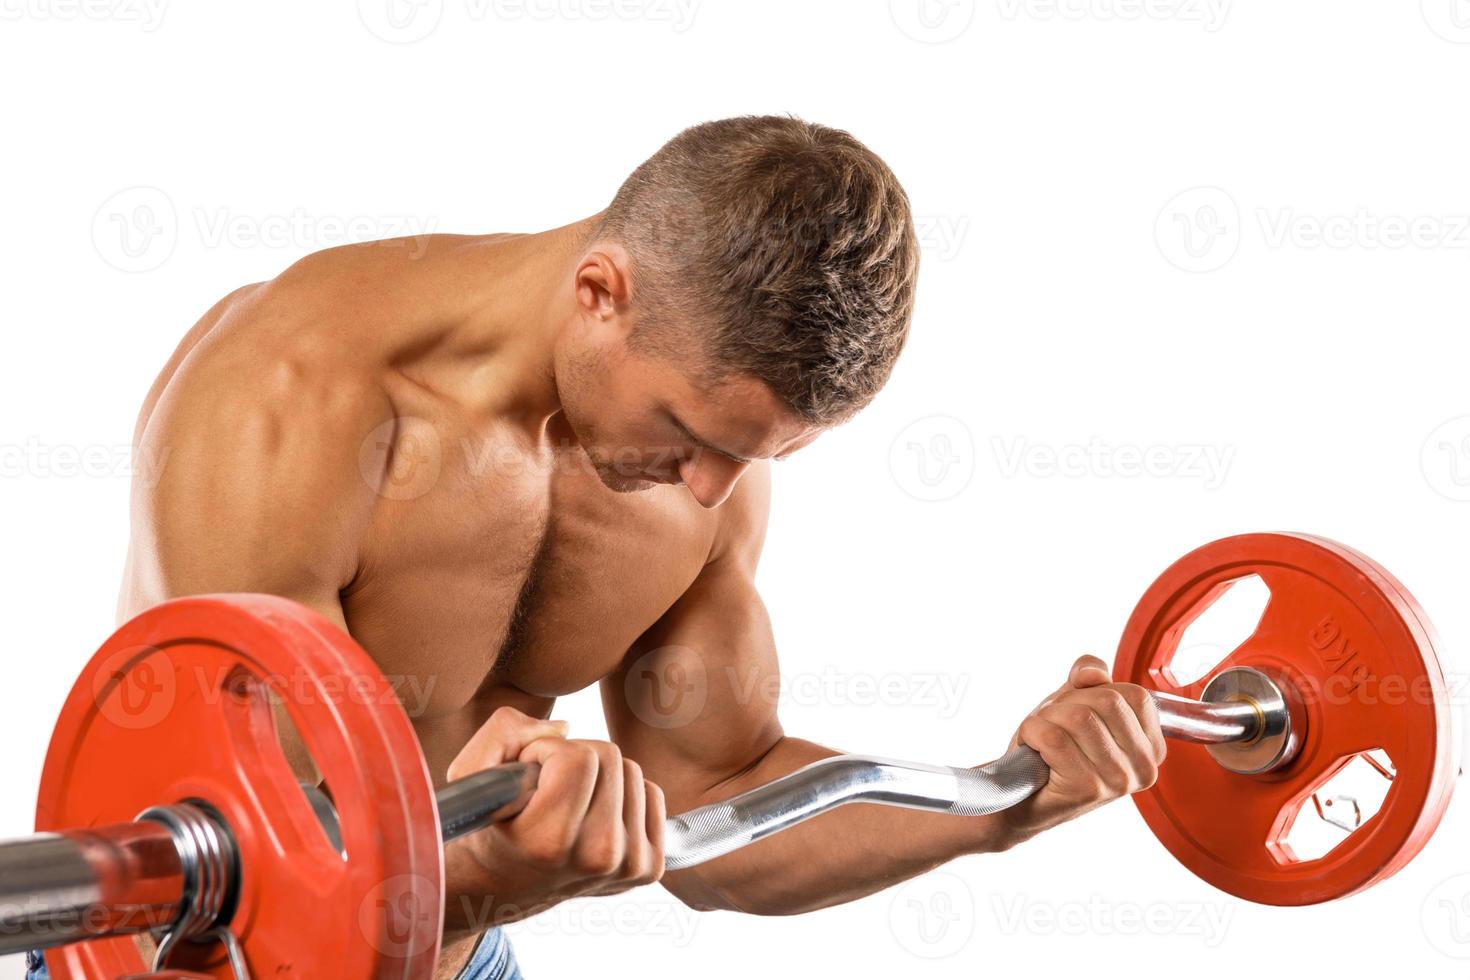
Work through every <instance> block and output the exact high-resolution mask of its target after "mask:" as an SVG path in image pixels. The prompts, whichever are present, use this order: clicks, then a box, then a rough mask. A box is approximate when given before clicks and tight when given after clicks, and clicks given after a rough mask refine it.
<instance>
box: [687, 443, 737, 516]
mask: <svg viewBox="0 0 1470 980" xmlns="http://www.w3.org/2000/svg"><path fill="white" fill-rule="evenodd" d="M749 465H750V464H749V463H741V462H738V461H736V460H733V459H730V458H729V457H728V456H720V455H718V454H716V453H698V454H697V455H695V456H692V457H690V458H688V459H684V460H681V461H680V462H679V479H680V481H681V482H683V484H684V486H686V487H688V488H689V492H690V493H692V494H694V499H695V500H697V501H699V505H700V506H701V507H704V508H706V509H712V508H715V507H718V506H720V504H723V503H724V502H725V501H726V500H727V499H728V498H729V496H730V494H731V492H732V491H733V490H734V489H735V484H737V483H739V482H740V477H741V476H742V475H743V474H744V473H745V470H746V467H748V466H749Z"/></svg>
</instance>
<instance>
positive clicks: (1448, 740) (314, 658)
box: [0, 534, 1455, 980]
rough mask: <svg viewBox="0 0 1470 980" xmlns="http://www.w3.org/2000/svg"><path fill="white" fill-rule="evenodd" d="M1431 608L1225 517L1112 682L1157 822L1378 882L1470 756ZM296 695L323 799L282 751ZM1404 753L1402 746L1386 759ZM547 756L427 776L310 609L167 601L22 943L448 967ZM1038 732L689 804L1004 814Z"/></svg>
mask: <svg viewBox="0 0 1470 980" xmlns="http://www.w3.org/2000/svg"><path fill="white" fill-rule="evenodd" d="M1251 575H1256V576H1259V578H1260V579H1261V580H1262V581H1263V583H1264V584H1265V585H1266V587H1267V588H1268V590H1269V592H1270V598H1269V601H1268V602H1267V605H1266V607H1265V610H1264V612H1263V613H1262V614H1261V618H1260V621H1259V622H1258V624H1257V625H1256V628H1255V630H1254V632H1253V633H1252V634H1251V636H1250V637H1249V638H1248V639H1247V640H1245V641H1244V642H1243V643H1241V644H1240V645H1239V646H1238V647H1236V649H1234V650H1233V651H1231V652H1230V653H1229V654H1228V655H1227V656H1226V657H1225V659H1224V660H1223V661H1222V662H1221V663H1220V664H1219V665H1218V666H1217V668H1216V669H1215V671H1214V672H1213V674H1212V675H1211V676H1209V677H1208V678H1205V679H1200V680H1198V681H1194V682H1191V683H1181V682H1180V680H1179V679H1178V676H1177V675H1176V673H1175V672H1174V671H1173V670H1171V661H1172V659H1173V657H1174V655H1175V653H1176V652H1177V648H1178V644H1179V640H1180V636H1181V634H1182V633H1183V632H1184V630H1185V629H1186V628H1187V627H1188V626H1189V624H1190V623H1191V622H1193V621H1194V620H1195V619H1196V618H1197V617H1198V616H1199V615H1200V614H1201V613H1202V612H1203V611H1204V610H1205V609H1206V608H1208V607H1209V605H1210V604H1211V603H1212V602H1214V601H1215V600H1216V599H1217V598H1218V597H1219V596H1220V595H1221V594H1222V593H1223V592H1224V591H1225V590H1226V589H1228V588H1229V587H1230V586H1231V585H1232V584H1234V583H1236V582H1238V581H1240V580H1241V579H1243V578H1246V577H1248V576H1251ZM1435 642H1436V641H1435V637H1434V633H1433V630H1432V627H1431V626H1430V625H1429V622H1428V619H1427V618H1426V617H1425V616H1424V613H1423V611H1422V610H1421V609H1420V608H1419V605H1418V604H1417V603H1416V602H1415V601H1414V599H1413V598H1412V597H1411V596H1410V595H1409V593H1408V592H1407V590H1405V589H1404V587H1403V586H1402V585H1401V584H1399V582H1398V581H1397V580H1396V579H1394V578H1393V576H1391V575H1390V574H1389V573H1388V572H1387V571H1385V570H1384V569H1383V568H1382V567H1381V566H1379V565H1378V564H1377V563H1375V562H1373V561H1372V560H1370V559H1368V558H1367V557H1365V556H1363V555H1362V554H1359V553H1358V552H1356V551H1353V550H1352V549H1350V548H1347V547H1346V546H1343V545H1340V544H1337V543H1335V542H1331V541H1328V540H1326V539H1323V538H1317V537H1312V536H1307V535H1297V534H1248V535H1239V536H1236V537H1231V538H1225V539H1222V540H1220V541H1216V542H1214V543H1212V544H1209V545H1206V546H1204V547H1202V548H1199V549H1197V550H1196V551H1194V552H1191V553H1190V554H1189V555H1186V556H1185V557H1184V558H1182V559H1180V560H1179V561H1177V562H1175V563H1174V564H1173V565H1172V566H1170V567H1169V568H1168V569H1167V570H1166V571H1165V572H1164V573H1163V574H1162V575H1161V576H1160V577H1159V578H1158V579H1157V580H1156V581H1155V582H1154V583H1153V585H1152V586H1150V587H1149V589H1148V590H1147V591H1146V592H1145V593H1144V595H1143V598H1142V599H1141V600H1140V602H1139V603H1138V605H1137V607H1136V608H1135V609H1134V611H1133V614H1132V616H1131V618H1130V619H1129V620H1128V623H1127V626H1126V627H1125V629H1124V632H1123V637H1122V640H1121V641H1120V643H1119V648H1118V654H1117V658H1116V661H1115V665H1114V677H1115V679H1117V680H1120V681H1130V682H1134V683H1138V684H1141V685H1143V686H1145V687H1147V688H1148V689H1149V690H1150V691H1151V692H1152V693H1153V697H1154V700H1155V703H1156V704H1157V707H1158V709H1159V717H1160V721H1161V724H1162V727H1163V730H1164V733H1165V735H1167V736H1168V737H1170V738H1171V739H1175V740H1178V741H1179V742H1181V743H1182V744H1181V745H1180V746H1178V747H1177V748H1176V749H1175V750H1174V751H1171V752H1170V754H1169V756H1168V758H1167V759H1166V760H1165V762H1164V764H1163V765H1162V766H1161V767H1160V773H1159V779H1158V781H1157V783H1156V784H1155V786H1153V787H1152V788H1151V789H1149V790H1147V791H1145V792H1143V793H1139V794H1136V795H1135V796H1134V799H1135V802H1136V803H1137V805H1138V807H1139V809H1140V811H1141V812H1142V814H1143V816H1144V819H1145V821H1146V822H1147V824H1148V825H1149V827H1150V828H1151V829H1152V830H1153V832H1154V834H1155V835H1156V836H1157V837H1158V839H1159V840H1160V841H1161V842H1162V843H1163V844H1164V846H1165V847H1166V848H1167V849H1168V850H1169V851H1170V852H1171V853H1173V854H1174V855H1175V857H1177V858H1178V859H1179V860H1180V861H1181V862H1182V863H1183V864H1184V865H1185V866H1186V867H1187V868H1189V869H1190V870H1191V871H1193V872H1194V873H1195V874H1197V875H1198V876H1200V877H1201V878H1203V879H1204V880H1206V881H1208V882H1210V883H1211V884H1214V885H1215V886H1217V887H1219V888H1221V889H1223V890H1224V891H1226V892H1229V893H1230V894H1233V895H1236V896H1239V897H1241V898H1245V899H1248V900H1251V901H1255V902H1262V903H1267V904H1276V905H1304V904H1310V903H1315V902H1322V901H1328V900H1331V899H1335V898H1340V897H1343V896H1346V895H1349V894H1352V893H1353V892H1356V891H1359V890H1361V889H1363V888H1366V887H1368V886H1370V885H1372V884H1374V883H1376V882H1378V881H1381V880H1383V879H1384V878H1386V877H1388V876H1389V875H1391V874H1393V873H1394V872H1396V871H1397V870H1399V869H1400V868H1402V867H1403V866H1404V864H1406V863H1407V862H1408V861H1409V860H1410V859H1411V858H1412V857H1413V856H1414V855H1415V854H1417V853H1418V852H1419V850H1420V849H1421V848H1422V847H1423V846H1424V844H1425V843H1426V842H1427V841H1428V839H1429V837H1430V835H1431V834H1432V833H1433V831H1434V829H1435V827H1436V826H1437V825H1438V823H1439V821H1440V818H1441V817H1442V815H1443V813H1444V811H1445V808H1446V807H1447V806H1448V803H1449V798H1450V792H1451V789H1452V786H1453V776H1454V774H1455V768H1454V760H1453V751H1452V745H1453V739H1452V737H1451V735H1450V716H1449V707H1448V698H1447V696H1446V688H1445V679H1444V674H1443V670H1442V668H1441V666H1440V663H1439V658H1438V655H1437V652H1436V649H1435ZM273 700H278V701H280V702H282V703H283V704H284V707H285V709H286V710H287V712H288V714H289V715H290V717H291V719H292V721H293V723H294V724H295V726H296V728H297V730H298V731H299V733H300V735H301V737H302V740H303V741H304V742H305V744H306V747H307V749H308V751H309V752H310V753H311V755H312V757H313V759H314V760H315V762H316V764H317V767H318V769H319V771H320V772H321V774H322V777H323V780H324V784H325V786H326V787H327V789H328V790H329V793H327V792H323V791H322V790H320V789H318V788H317V787H312V786H303V785H301V784H300V783H299V782H298V781H297V779H296V777H295V776H294V774H293V773H292V770H291V767H290V765H289V764H288V763H287V761H286V758H285V754H284V752H283V751H282V749H281V746H280V742H279V739H278V737H277V732H276V718H275V713H274V709H273V706H272V703H273ZM1381 756H1386V757H1387V758H1388V759H1389V760H1391V764H1392V768H1389V767H1388V766H1387V765H1385V764H1384V763H1383V762H1382V761H1379V760H1380V757H1381ZM1358 758H1369V759H1370V760H1372V761H1373V764H1374V765H1375V766H1376V767H1377V768H1378V769H1379V770H1380V771H1382V772H1383V773H1384V774H1385V776H1387V777H1389V778H1391V783H1390V784H1389V789H1388V791H1387V794H1386V796H1385V798H1384V800H1383V803H1382V804H1381V806H1380V807H1379V808H1378V810H1377V811H1376V812H1374V813H1373V814H1372V815H1371V817H1369V818H1367V819H1366V820H1365V821H1364V822H1363V823H1362V825H1361V826H1356V827H1354V828H1353V830H1354V832H1353V833H1351V835H1350V836H1348V837H1347V838H1346V839H1345V840H1344V841H1342V842H1341V843H1340V844H1338V845H1337V846H1336V847H1334V848H1333V849H1331V850H1330V851H1328V852H1327V853H1326V854H1325V855H1322V856H1321V857H1317V858H1314V859H1310V860H1303V859H1300V858H1299V857H1298V856H1297V855H1296V854H1294V853H1293V852H1292V849H1291V847H1290V844H1289V843H1288V842H1287V840H1286V837H1287V832H1288V831H1289V830H1290V828H1291V827H1292V825H1293V823H1294V822H1295V820H1296V819H1297V817H1298V815H1299V814H1301V813H1302V812H1303V811H1304V808H1305V807H1306V806H1307V805H1308V803H1309V802H1311V803H1312V804H1313V805H1314V806H1318V807H1320V801H1318V800H1317V799H1316V797H1315V794H1317V793H1318V792H1319V790H1320V789H1321V788H1322V787H1323V786H1324V785H1325V784H1326V783H1328V782H1329V781H1330V780H1331V778H1332V777H1333V776H1334V775H1336V774H1337V773H1338V772H1340V771H1341V770H1342V769H1343V768H1344V766H1346V765H1347V764H1348V763H1349V762H1351V761H1352V760H1354V759H1358ZM537 773H538V770H537V767H536V766H534V765H528V764H524V763H510V764H507V765H504V766H498V767H495V768H492V769H488V770H485V771H483V772H479V773H475V774H473V775H471V776H469V777H466V778H464V779H460V780H457V781H455V782H451V783H450V784H448V785H446V786H444V787H442V788H440V789H439V790H438V791H437V792H436V791H435V790H434V787H433V782H432V780H431V779H430V777H429V773H428V770H427V767H426V764H425V762H424V759H423V756H422V753H421V751H420V749H419V747H418V744H417V741H416V739H415V736H414V733H413V728H412V725H411V723H410V721H409V718H408V716H407V715H406V714H405V712H404V711H403V709H402V708H401V707H400V705H399V703H398V701H397V699H396V697H395V695H394V692H393V689H392V687H391V685H390V684H389V682H388V681H387V680H386V679H385V678H384V677H383V675H382V674H381V672H380V671H379V670H378V669H377V667H376V665H375V664H374V663H373V662H372V660H371V658H370V657H369V656H368V655H367V654H366V653H365V652H364V651H363V650H362V649H361V648H360V647H359V646H358V645H357V644H356V643H355V642H354V641H353V640H352V639H351V638H349V637H348V636H347V635H346V634H344V633H343V632H342V631H341V630H339V629H338V628H337V627H335V626H334V625H333V624H331V623H329V622H328V621H327V620H325V619H323V618H322V617H321V616H319V615H317V614H316V613H314V612H312V611H310V610H309V609H306V608H305V607H303V606H300V605H298V604H296V603H293V602H290V601H288V600H285V599H281V598H277V597H273V596H265V595H250V594H235V595H217V596H199V597H191V598H185V599H178V600H174V601H170V602H166V603H163V604H162V605H159V606H157V607H154V608H153V609H150V610H148V611H146V612H144V613H143V614H142V615H140V616H138V617H137V618H135V619H133V620H132V621H130V622H129V623H127V624H125V625H124V626H123V627H121V628H120V629H119V630H118V631H117V632H116V633H115V634H113V636H112V637H111V638H110V639H109V640H108V641H107V642H106V643H105V644H103V646H102V647H101V649H100V650H98V652H97V653H96V655H95V656H94V657H93V658H92V659H91V661H90V662H89V663H88V665H87V667H86V668H85V669H84V671H83V672H82V674H81V676H80V677H79V679H78V680H77V682H76V684H75V686H74V687H73V689H72V691H71V694H70V696H69V697H68V699H67V701H66V703H65V705H64V707H63V709H62V712H61V716H60V718H59V720H58V722H57V726H56V729H55V731H54V733H53V736H52V740H51V745H50V749H49V751H48V754H47V758H46V764H45V768H44V770H43V773H42V780H41V788H40V793H39V798H38V802H37V811H36V813H37V817H36V829H37V830H38V831H41V832H42V833H39V834H37V835H36V836H33V837H28V838H23V839H19V840H14V841H9V842H5V843H0V953H8V952H16V951H21V950H27V949H43V948H44V949H47V950H49V952H48V953H47V962H48V965H49V966H50V968H51V971H52V975H53V976H54V977H56V978H57V980H68V978H81V977H86V978H99V977H101V978H116V977H123V976H139V975H143V974H144V972H145V970H146V969H148V967H145V964H144V963H143V961H142V958H141V956H140V954H139V952H138V949H137V946H136V944H135V943H134V941H133V939H132V935H131V934H134V933H138V932H144V931H147V932H152V933H153V934H155V936H156V938H157V939H158V940H159V941H158V946H157V954H156V956H155V958H154V962H153V963H152V964H151V969H152V970H154V971H164V970H165V968H166V967H168V966H169V965H171V964H176V965H178V966H180V967H183V968H185V969H187V970H188V971H192V972H188V973H184V972H174V971H172V970H170V971H169V972H156V973H155V974H153V975H154V976H158V977H163V976H176V977H186V976H200V977H231V976H234V977H237V978H246V977H251V976H254V977H289V976H313V977H314V976H322V975H333V976H337V977H343V978H367V977H372V978H388V977H394V978H402V980H421V978H427V977H430V976H432V974H433V970H434V965H435V963H436V961H437V959H438V954H439V943H440V936H441V932H442V926H443V901H444V854H443V847H444V845H445V843H447V842H448V841H451V840H453V839H455V838H457V837H460V836H463V835H464V834H467V833H470V832H472V831H474V830H477V829H481V828H483V827H485V826H488V825H489V824H490V823H493V822H495V821H499V820H504V819H507V818H509V817H512V816H514V815H515V814H517V813H519V812H520V811H521V809H522V808H523V807H524V806H525V804H526V802H527V801H528V800H529V799H530V797H531V795H532V794H533V793H534V792H535V786H536V777H537ZM1047 778H1048V771H1047V768H1046V766H1045V764H1044V763H1043V762H1042V761H1041V758H1040V756H1039V755H1038V754H1037V753H1035V752H1034V751H1032V750H1031V749H1030V748H1028V747H1026V746H1024V745H1023V746H1019V747H1017V748H1015V749H1013V750H1011V751H1010V752H1008V753H1007V754H1005V755H1003V756H1002V757H1001V758H999V759H997V760H995V761H994V762H991V763H988V764H986V765H983V766H979V767H977V768H973V769H967V768H958V767H951V766H943V765H931V764H922V763H911V762H899V761H895V760H889V759H883V758H878V757H872V756H858V755H846V756H836V757H833V758H828V759H824V760H821V761H819V762H816V763H813V764H812V765H809V766H807V767H805V768H804V769H801V770H798V771H797V772H794V773H792V774H790V775H788V776H785V777H783V778H781V779H777V780H775V781H774V782H772V783H769V784H767V785H765V786H761V787H758V788H756V789H753V790H750V791H748V792H746V793H743V794H741V795H739V796H736V797H734V798H732V799H730V800H726V801H724V802H720V803H714V804H711V805H708V806H703V807H700V808H698V809H695V810H692V811H689V812H687V813H684V814H681V815H678V816H674V817H671V818H670V819H669V821H668V823H667V826H666V833H665V843H666V866H667V867H668V869H670V870H675V871H677V870H680V869H684V868H689V867H693V866H695V865H697V864H700V863H701V862H704V861H708V860H712V859H714V858H717V857H720V856H721V855H724V854H727V853H729V852H731V851H733V850H735V849H737V848H740V847H744V846H747V845H749V844H752V843H754V842H755V841H758V840H761V839H763V838H765V837H767V836H769V835H771V834H774V833H777V832H779V831H781V830H783V829H785V828H788V827H791V826H794V825H795V824H798V823H801V822H803V821H805V820H808V819H811V818H813V817H816V816H818V815H819V814H822V813H825V812H827V811H829V810H831V809H833V808H835V807H838V806H842V805H845V804H849V803H873V804H882V805H888V806H898V807H909V808H914V809H920V810H928V811H934V812H941V813H950V814H954V815H957V816H967V815H968V816H978V815H983V814H987V813H994V812H997V811H999V810H1002V809H1004V808H1006V807H1009V806H1013V805H1015V804H1016V803H1018V802H1020V801H1022V800H1024V799H1026V798H1027V797H1029V796H1030V795H1032V794H1033V793H1035V792H1037V791H1038V790H1039V789H1040V788H1041V787H1043V786H1044V785H1045V784H1046V782H1047Z"/></svg>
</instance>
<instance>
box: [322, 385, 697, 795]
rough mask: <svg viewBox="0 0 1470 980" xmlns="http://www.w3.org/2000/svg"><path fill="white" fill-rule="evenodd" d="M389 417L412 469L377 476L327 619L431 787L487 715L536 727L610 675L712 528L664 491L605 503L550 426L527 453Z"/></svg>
mask: <svg viewBox="0 0 1470 980" xmlns="http://www.w3.org/2000/svg"><path fill="white" fill-rule="evenodd" d="M396 404H397V405H398V406H399V411H400V414H401V415H403V414H408V415H411V416H412V417H414V418H415V419H418V420H419V421H417V422H413V423H407V424H406V425H405V426H404V428H405V429H406V430H407V431H409V432H410V433H413V435H412V437H411V441H412V442H414V443H415V444H416V445H415V449H416V450H417V452H418V454H419V456H418V458H416V459H415V460H413V462H412V463H409V464H406V465H404V466H403V468H402V469H398V468H397V467H395V470H397V472H396V473H393V472H390V475H389V483H388V485H387V488H386V489H385V495H384V497H383V499H382V500H381V502H380V503H379V504H378V505H377V507H376V510H375V512H374V515H373V520H372V524H371V528H370V530H369V533H368V536H367V540H366V542H365V543H364V547H363V565H362V570H361V571H360V573H359V575H358V577H357V579H356V580H355V581H354V582H352V583H351V585H349V586H348V588H346V589H345V590H344V591H343V595H342V606H343V610H344V612H345V614H346V618H347V625H348V628H349V630H350V631H351V632H352V634H353V636H354V637H356V638H357V640H358V642H360V643H362V644H363V646H364V647H365V648H366V649H367V650H368V652H370V653H371V654H372V655H373V657H374V658H375V659H376V660H377V662H378V664H379V665H380V666H381V667H382V668H383V670H384V672H385V673H387V674H388V676H389V677H390V678H391V679H393V680H394V681H395V683H397V684H398V685H399V689H400V699H401V700H402V701H403V702H404V704H405V706H406V707H407V708H408V709H409V711H410V713H411V714H415V715H416V717H415V718H414V723H415V725H416V726H417V727H418V729H419V736H420V739H421V741H422V742H423V743H424V748H425V752H426V754H427V755H428V757H429V761H430V765H431V767H432V768H433V770H434V771H435V772H436V773H442V772H443V770H444V768H445V767H447V766H448V763H449V761H450V760H451V759H452V758H453V757H454V755H455V753H456V752H458V750H459V748H460V747H461V746H462V745H463V744H464V742H465V741H466V740H467V739H468V738H469V736H470V734H471V733H472V732H473V731H474V729H475V728H476V727H477V726H478V725H479V724H480V723H481V722H482V721H483V720H484V719H485V718H486V717H488V716H489V714H490V712H491V711H493V710H494V709H495V708H496V707H499V706H500V705H502V704H511V705H513V706H515V707H517V708H520V709H521V710H523V711H526V712H527V713H530V714H538V715H546V714H548V713H549V712H550V710H551V706H552V703H553V700H554V699H555V698H556V697H558V696H559V695H564V694H569V693H571V692H573V691H578V690H581V689H582V688H585V687H588V686H590V685H592V684H594V683H596V682H597V681H599V680H600V679H601V678H602V677H604V676H605V675H606V674H608V673H609V672H611V671H612V670H613V669H614V668H615V667H616V666H617V665H618V664H619V663H620V662H621V660H622V658H623V656H624V654H625V653H626V652H627V651H628V648H629V647H630V646H631V645H632V644H633V642H634V641H635V640H636V639H637V638H638V637H639V635H640V634H642V633H643V632H644V631H645V630H647V629H648V628H649V627H650V626H652V625H653V624H654V623H655V622H656V621H657V620H658V619H659V617H660V616H662V615H663V614H664V612H666V611H667V610H668V609H669V607H670V606H672V605H673V603H674V602H675V601H676V600H677V599H678V598H679V596H681V595H682V594H683V593H684V591H685V589H687V588H688V586H689V585H690V583H692V582H693V581H694V578H695V577H696V576H697V575H698V574H699V572H700V570H701V568H703V566H704V562H705V559H706V557H707V555H708V554H709V549H710V544H711V541H712V540H713V536H714V520H713V519H712V517H711V515H710V514H709V513H708V512H705V511H703V510H702V509H701V508H700V507H699V506H698V505H697V504H696V503H694V501H693V500H692V499H691V498H690V497H689V494H688V493H687V492H686V491H684V490H683V489H682V488H679V487H655V488H653V489H650V490H647V491H644V492H641V493H631V494H618V493H614V492H612V491H611V490H608V489H607V488H606V487H604V486H603V485H602V483H601V482H600V481H599V480H598V479H597V477H596V476H595V474H594V473H593V472H592V470H591V469H590V468H589V467H587V466H586V465H585V464H584V462H583V457H582V456H581V453H580V450H577V449H576V447H575V446H574V445H570V446H567V447H566V448H557V443H561V442H562V440H563V439H567V440H569V439H570V435H569V434H565V435H563V434H562V433H561V432H560V431H559V427H556V426H555V425H553V428H552V431H551V432H550V433H548V435H549V436H550V437H551V438H552V440H553V444H552V446H546V445H540V446H537V445H531V444H529V443H527V441H526V440H525V439H524V437H522V436H520V435H518V434H517V433H515V432H511V431H506V430H505V429H503V428H502V429H499V430H498V431H497V429H496V428H491V429H489V430H487V431H475V430H474V429H472V428H471V427H469V426H467V425H466V424H465V422H464V421H463V420H462V419H460V418H457V417H456V416H455V415H454V414H453V413H452V410H445V409H442V408H436V407H435V406H434V405H432V404H419V405H414V406H412V407H408V406H405V405H404V402H403V401H402V400H401V399H399V400H396ZM556 421H557V420H553V423H555V422H556ZM426 447H427V448H426ZM412 451H414V450H410V452H412ZM436 468H437V473H438V475H437V478H433V479H431V478H430V477H428V476H427V474H428V473H431V472H433V471H434V470H435V469H436ZM428 483H432V487H431V488H429V489H427V490H426V489H425V485H426V484H428ZM395 497H398V498H402V499H394V498H395Z"/></svg>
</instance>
